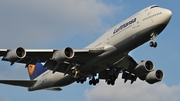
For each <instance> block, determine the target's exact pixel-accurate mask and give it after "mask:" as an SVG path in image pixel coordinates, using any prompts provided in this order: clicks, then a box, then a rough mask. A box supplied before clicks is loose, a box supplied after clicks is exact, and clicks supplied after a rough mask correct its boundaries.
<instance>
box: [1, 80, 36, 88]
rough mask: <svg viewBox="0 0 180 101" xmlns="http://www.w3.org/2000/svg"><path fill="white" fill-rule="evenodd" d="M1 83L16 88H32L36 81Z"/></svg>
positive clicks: (6, 81)
mask: <svg viewBox="0 0 180 101" xmlns="http://www.w3.org/2000/svg"><path fill="white" fill-rule="evenodd" d="M0 83H2V84H8V85H14V86H22V87H31V86H33V85H34V84H35V83H36V80H0Z"/></svg>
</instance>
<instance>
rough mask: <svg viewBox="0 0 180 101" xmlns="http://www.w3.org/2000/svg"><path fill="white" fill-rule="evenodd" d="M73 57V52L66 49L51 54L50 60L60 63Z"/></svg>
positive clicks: (70, 49) (68, 48)
mask: <svg viewBox="0 0 180 101" xmlns="http://www.w3.org/2000/svg"><path fill="white" fill-rule="evenodd" d="M73 57H74V51H73V49H72V48H70V47H66V48H64V49H61V50H58V51H55V52H54V54H53V57H52V59H53V60H55V61H56V62H62V61H65V60H68V59H71V58H73Z"/></svg>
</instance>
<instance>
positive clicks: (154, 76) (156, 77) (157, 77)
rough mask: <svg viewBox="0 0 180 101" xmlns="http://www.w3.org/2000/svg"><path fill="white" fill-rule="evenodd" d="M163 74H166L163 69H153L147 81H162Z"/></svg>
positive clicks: (150, 82) (151, 82)
mask: <svg viewBox="0 0 180 101" xmlns="http://www.w3.org/2000/svg"><path fill="white" fill-rule="evenodd" d="M163 76H164V74H163V72H162V71H161V70H156V71H152V72H150V73H148V75H147V76H146V82H148V83H149V84H154V83H156V82H158V81H161V80H162V78H163Z"/></svg>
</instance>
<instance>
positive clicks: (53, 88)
mask: <svg viewBox="0 0 180 101" xmlns="http://www.w3.org/2000/svg"><path fill="white" fill-rule="evenodd" d="M47 90H52V91H61V90H62V89H61V88H59V87H52V88H47Z"/></svg>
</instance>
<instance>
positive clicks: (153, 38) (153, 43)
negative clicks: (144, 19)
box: [149, 32, 157, 48]
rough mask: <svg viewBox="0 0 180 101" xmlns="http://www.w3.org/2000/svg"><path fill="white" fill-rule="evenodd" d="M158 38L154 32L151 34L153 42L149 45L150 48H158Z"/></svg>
mask: <svg viewBox="0 0 180 101" xmlns="http://www.w3.org/2000/svg"><path fill="white" fill-rule="evenodd" d="M156 36H157V34H156V33H154V32H153V33H152V34H151V36H150V37H151V38H150V39H151V40H152V41H151V42H150V43H149V46H150V47H154V48H156V47H157V42H156V41H155V38H156Z"/></svg>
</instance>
